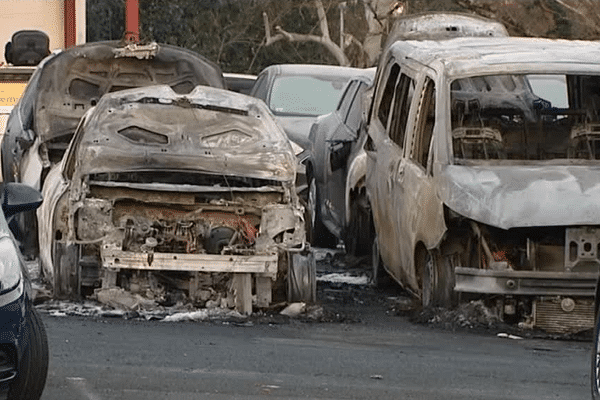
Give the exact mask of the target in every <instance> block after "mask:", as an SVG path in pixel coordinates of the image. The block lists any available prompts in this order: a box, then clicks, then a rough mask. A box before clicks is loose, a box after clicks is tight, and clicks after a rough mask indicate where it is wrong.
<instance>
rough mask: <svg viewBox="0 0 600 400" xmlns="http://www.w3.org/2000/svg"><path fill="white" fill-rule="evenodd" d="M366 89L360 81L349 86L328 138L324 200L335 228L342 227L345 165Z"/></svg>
mask: <svg viewBox="0 0 600 400" xmlns="http://www.w3.org/2000/svg"><path fill="white" fill-rule="evenodd" d="M365 87H366V84H365V83H364V82H362V81H360V80H354V81H352V82H351V83H350V85H349V86H348V90H346V92H345V93H344V96H343V97H342V99H341V102H340V107H339V108H338V110H337V111H336V112H337V113H338V116H339V123H338V125H337V126H336V128H335V130H334V131H332V132H331V133H330V136H329V137H328V138H327V143H326V149H327V150H326V153H325V154H326V158H325V165H324V170H325V174H324V178H325V185H324V189H325V190H324V196H323V200H324V201H325V209H326V213H327V215H329V217H330V218H331V220H332V221H333V223H334V225H335V226H336V227H342V226H343V222H344V221H343V218H344V212H345V198H344V193H345V189H346V174H347V173H348V169H347V161H348V156H349V155H350V153H351V151H352V149H353V146H354V144H355V143H356V139H357V138H358V129H359V127H360V122H361V117H362V102H361V93H363V92H364V88H365Z"/></svg>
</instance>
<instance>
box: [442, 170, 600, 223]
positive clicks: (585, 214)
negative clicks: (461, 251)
mask: <svg viewBox="0 0 600 400" xmlns="http://www.w3.org/2000/svg"><path fill="white" fill-rule="evenodd" d="M440 177H441V181H442V182H441V183H442V185H441V187H442V190H441V192H440V193H441V197H442V201H443V202H444V203H445V204H446V205H447V206H448V207H449V208H450V209H452V210H453V211H455V212H457V213H459V214H461V215H463V216H465V217H468V218H471V219H474V220H476V221H478V222H481V223H485V224H488V225H492V226H496V227H499V228H503V229H510V228H516V227H535V226H564V225H597V224H598V223H599V221H600V166H590V165H586V166H583V165H581V166H573V165H572V166H564V165H539V166H502V167H499V166H494V167H489V166H458V165H449V166H446V167H445V168H443V170H442V173H441V176H440Z"/></svg>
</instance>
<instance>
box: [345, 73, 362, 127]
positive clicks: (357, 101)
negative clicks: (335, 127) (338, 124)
mask: <svg viewBox="0 0 600 400" xmlns="http://www.w3.org/2000/svg"><path fill="white" fill-rule="evenodd" d="M358 85H360V87H359V88H358V90H356V91H355V93H354V97H353V98H352V104H351V105H350V109H349V110H348V115H346V120H345V121H344V123H345V124H346V126H348V128H349V129H350V130H351V131H352V132H358V128H359V126H360V121H361V120H362V116H363V109H362V104H363V100H362V96H363V94H364V93H365V87H366V86H367V85H366V84H364V83H363V82H360V83H358Z"/></svg>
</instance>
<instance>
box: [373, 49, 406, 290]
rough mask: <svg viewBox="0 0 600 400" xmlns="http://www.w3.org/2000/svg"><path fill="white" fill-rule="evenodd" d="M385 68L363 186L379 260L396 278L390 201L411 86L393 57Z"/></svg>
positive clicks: (397, 263)
mask: <svg viewBox="0 0 600 400" xmlns="http://www.w3.org/2000/svg"><path fill="white" fill-rule="evenodd" d="M387 71H389V72H388V74H387V76H384V77H383V81H382V82H380V85H381V86H380V87H381V88H382V90H381V91H380V93H376V95H375V101H376V103H375V106H374V108H373V110H372V113H371V118H370V122H369V128H368V129H369V130H368V132H369V137H368V138H367V142H366V143H365V151H366V153H367V178H366V185H367V191H368V194H369V200H370V202H371V208H372V212H373V222H374V224H375V232H376V235H377V244H378V246H379V254H380V256H381V260H382V262H383V264H384V266H385V267H386V269H387V270H388V272H389V273H390V274H392V275H393V276H394V277H396V279H401V274H400V265H401V264H400V258H399V252H398V251H397V246H398V245H397V234H396V230H395V223H394V221H393V219H394V218H396V216H397V213H396V212H395V211H394V209H393V206H392V204H391V202H390V199H391V195H392V190H393V181H392V179H391V178H392V172H393V170H394V169H395V168H397V166H398V164H399V162H400V160H401V157H402V152H403V148H404V143H403V142H404V129H401V126H402V123H401V122H406V120H405V117H403V112H404V111H405V110H406V109H407V104H410V99H411V98H412V93H411V91H410V88H411V87H412V86H411V85H409V84H406V82H405V83H404V86H400V79H399V78H400V76H401V73H400V72H401V71H400V65H399V64H398V63H397V62H396V61H395V60H393V59H392V60H391V61H390V63H388V65H387ZM413 90H414V87H413ZM404 126H405V125H404Z"/></svg>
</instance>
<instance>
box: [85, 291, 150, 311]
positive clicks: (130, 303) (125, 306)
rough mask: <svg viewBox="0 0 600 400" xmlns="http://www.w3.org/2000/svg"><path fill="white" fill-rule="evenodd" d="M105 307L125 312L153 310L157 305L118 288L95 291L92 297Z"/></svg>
mask: <svg viewBox="0 0 600 400" xmlns="http://www.w3.org/2000/svg"><path fill="white" fill-rule="evenodd" d="M92 298H94V299H95V300H98V302H100V303H102V304H106V305H107V306H110V307H113V308H116V309H122V310H125V311H140V310H149V309H154V308H156V306H157V303H156V302H155V301H154V300H150V299H148V298H146V297H143V296H141V295H139V294H134V293H131V292H128V291H126V290H125V289H123V288H120V287H113V288H106V289H97V290H96V291H95V292H94V295H93V297H92Z"/></svg>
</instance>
